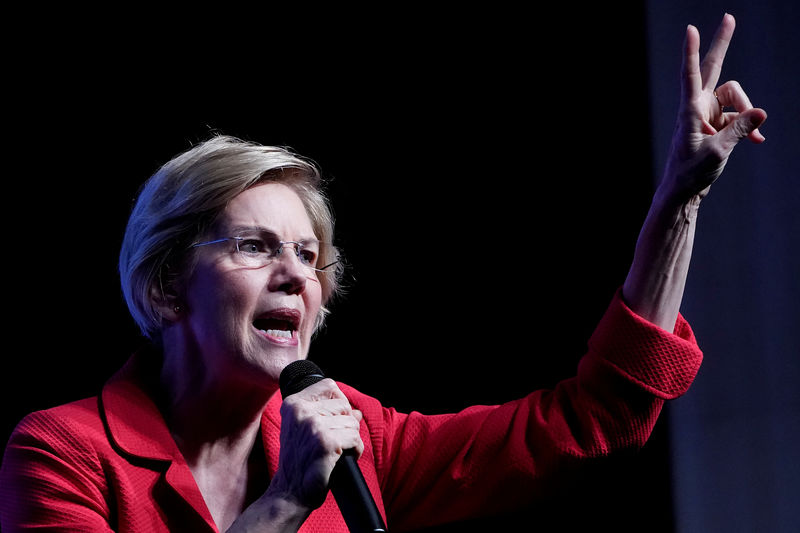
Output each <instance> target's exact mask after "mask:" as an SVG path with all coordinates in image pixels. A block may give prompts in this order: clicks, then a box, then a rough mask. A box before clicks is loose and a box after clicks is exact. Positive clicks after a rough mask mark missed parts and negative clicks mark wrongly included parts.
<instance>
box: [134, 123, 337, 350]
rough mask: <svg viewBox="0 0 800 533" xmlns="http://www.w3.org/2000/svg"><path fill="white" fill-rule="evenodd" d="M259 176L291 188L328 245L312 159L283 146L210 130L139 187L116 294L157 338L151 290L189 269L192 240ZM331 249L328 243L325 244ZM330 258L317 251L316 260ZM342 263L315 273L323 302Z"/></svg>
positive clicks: (324, 205)
mask: <svg viewBox="0 0 800 533" xmlns="http://www.w3.org/2000/svg"><path fill="white" fill-rule="evenodd" d="M264 182H277V183H282V184H284V185H287V186H288V187H291V188H292V189H293V190H294V191H295V192H296V193H297V195H298V196H299V197H300V199H301V200H302V202H303V205H304V206H305V208H306V212H307V214H308V217H309V219H310V220H311V225H312V227H313V229H314V232H315V234H316V237H317V238H318V239H319V240H320V241H323V242H328V243H331V244H332V243H333V214H332V211H331V208H330V204H329V201H328V199H327V197H326V195H325V193H324V191H323V189H322V179H321V174H320V171H319V169H318V167H317V165H316V164H315V163H314V162H313V161H311V160H309V159H307V158H305V157H302V156H300V155H298V154H296V153H294V152H292V151H290V150H289V149H286V148H282V147H276V146H262V145H260V144H257V143H253V142H249V141H243V140H241V139H237V138H234V137H230V136H225V135H217V136H215V137H212V138H211V139H209V140H207V141H205V142H203V143H200V144H198V145H197V146H194V147H193V148H191V149H189V150H187V151H186V152H183V153H182V154H180V155H178V156H176V157H175V158H173V159H172V160H170V161H169V162H168V163H166V164H165V165H163V166H162V167H161V168H160V169H159V170H158V171H157V172H156V173H155V174H153V175H152V176H151V177H150V179H148V180H147V181H146V182H145V184H144V185H143V187H142V189H141V191H140V193H139V196H138V199H137V200H136V204H135V205H134V208H133V210H132V212H131V216H130V218H129V219H128V225H127V227H126V229H125V236H124V238H123V241H122V248H121V250H120V256H119V273H120V282H121V285H122V293H123V295H124V297H125V301H126V303H127V304H128V309H129V310H130V313H131V316H132V317H133V319H134V321H135V322H136V324H137V325H138V326H139V329H140V330H141V331H142V333H143V334H144V335H145V336H146V337H148V338H150V339H152V340H158V339H159V338H160V331H161V320H162V317H161V314H160V313H159V311H158V308H157V306H156V305H155V301H154V299H153V297H154V294H161V295H162V296H163V295H164V289H165V287H168V286H170V285H171V284H173V283H174V282H176V281H177V280H179V279H181V278H182V277H183V276H186V275H188V274H189V273H190V271H191V268H193V265H194V257H195V254H194V252H193V248H192V247H191V245H192V244H193V243H195V242H198V240H200V239H201V238H202V237H203V236H204V234H206V233H207V232H208V231H209V230H210V229H211V227H212V226H213V224H214V223H215V221H216V220H217V218H218V217H219V215H220V214H221V213H222V212H223V211H224V209H225V207H226V206H227V204H228V203H229V202H230V201H231V200H232V199H233V198H235V197H236V196H237V195H238V194H240V193H241V192H243V191H245V190H247V189H249V188H250V187H253V186H254V185H256V184H259V183H264ZM332 252H333V253H336V250H335V248H334V249H333V250H332ZM335 260H336V258H335V257H320V261H322V262H323V263H322V264H328V263H331V262H333V261H335ZM341 274H342V268H341V263H339V264H337V266H336V267H335V268H334V269H333V271H332V272H330V273H329V272H325V273H321V274H320V285H321V286H322V304H323V305H322V308H321V310H320V313H319V315H318V316H317V322H316V326H317V329H318V328H319V327H320V326H321V325H322V323H323V322H324V318H325V316H326V315H327V314H328V312H329V311H328V308H327V307H326V305H327V304H328V303H329V302H330V301H331V299H332V298H333V297H334V296H335V295H336V294H337V293H338V292H339V290H340V281H341Z"/></svg>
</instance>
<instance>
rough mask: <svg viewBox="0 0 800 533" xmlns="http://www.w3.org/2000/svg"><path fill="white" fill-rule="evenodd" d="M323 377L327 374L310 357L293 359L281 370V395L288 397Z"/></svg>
mask: <svg viewBox="0 0 800 533" xmlns="http://www.w3.org/2000/svg"><path fill="white" fill-rule="evenodd" d="M323 379H325V374H323V373H322V370H320V368H319V367H318V366H317V365H316V364H314V363H312V362H311V361H309V360H308V359H301V360H299V361H292V362H291V363H289V364H288V365H286V366H285V367H284V369H283V370H282V371H281V376H280V378H279V383H280V387H281V395H282V396H283V397H284V398H286V397H287V396H289V395H290V394H294V393H296V392H300V391H301V390H303V389H305V388H306V387H308V386H309V385H313V384H314V383H316V382H318V381H321V380H323Z"/></svg>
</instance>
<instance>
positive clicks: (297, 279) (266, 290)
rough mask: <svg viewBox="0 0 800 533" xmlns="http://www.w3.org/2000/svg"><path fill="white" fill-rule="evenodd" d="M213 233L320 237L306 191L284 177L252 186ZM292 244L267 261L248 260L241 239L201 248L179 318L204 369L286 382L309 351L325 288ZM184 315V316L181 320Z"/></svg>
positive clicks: (296, 238)
mask: <svg viewBox="0 0 800 533" xmlns="http://www.w3.org/2000/svg"><path fill="white" fill-rule="evenodd" d="M216 228H217V229H216V233H215V234H214V235H212V236H211V237H212V238H213V239H221V238H226V237H235V236H240V235H245V234H246V235H273V236H277V238H278V239H280V240H283V241H298V242H303V241H307V240H314V239H315V235H314V231H313V229H312V225H311V221H310V220H309V218H308V215H307V214H306V210H305V208H304V206H303V203H302V201H301V200H300V197H299V196H297V194H296V193H295V192H294V191H293V190H292V189H290V188H289V187H287V186H286V185H282V184H278V183H265V184H261V185H257V186H255V187H253V188H251V189H248V190H246V191H245V192H243V193H241V194H240V195H239V196H237V197H236V198H234V200H233V201H232V202H230V204H229V205H228V207H227V208H226V210H225V211H224V213H223V214H222V217H221V219H220V220H219V223H218V225H217V226H216ZM293 246H294V245H292V244H287V245H285V248H284V250H283V253H282V254H281V255H280V256H279V257H277V258H276V259H275V260H274V261H273V262H271V263H270V264H268V265H267V266H263V267H261V268H253V267H252V266H243V265H242V261H241V259H240V258H239V256H238V255H237V251H236V244H235V242H234V241H225V242H221V243H217V244H212V245H208V246H202V247H199V248H198V249H197V251H198V262H197V266H196V268H195V269H194V271H193V273H192V275H191V277H190V278H189V279H188V281H187V283H186V285H185V286H184V291H183V294H184V298H185V305H186V312H185V313H184V316H182V317H181V319H180V321H179V323H178V324H179V325H180V327H183V328H184V330H183V332H182V333H183V335H184V339H185V340H186V344H187V345H188V346H189V349H190V350H191V351H192V352H194V353H197V354H199V355H200V357H201V358H202V364H203V365H204V369H206V370H207V371H209V372H214V373H218V372H222V373H224V374H220V375H226V376H227V375H229V374H228V373H231V372H232V373H233V375H239V376H244V377H245V378H247V379H254V380H257V382H259V383H262V384H264V380H265V379H268V380H270V381H274V383H272V385H274V384H277V383H278V378H279V376H280V372H281V370H283V367H285V366H286V365H287V364H288V363H290V362H292V361H295V360H298V359H304V358H305V357H306V356H307V354H308V348H309V343H310V342H311V335H312V333H313V329H314V324H315V321H316V317H317V314H318V313H319V310H320V305H321V299H322V289H321V286H320V284H319V281H318V280H317V277H316V275H315V274H314V271H313V270H309V269H308V268H307V267H305V266H303V264H302V263H301V261H300V260H299V258H298V257H297V255H296V254H295V253H292V252H293ZM181 321H182V322H181Z"/></svg>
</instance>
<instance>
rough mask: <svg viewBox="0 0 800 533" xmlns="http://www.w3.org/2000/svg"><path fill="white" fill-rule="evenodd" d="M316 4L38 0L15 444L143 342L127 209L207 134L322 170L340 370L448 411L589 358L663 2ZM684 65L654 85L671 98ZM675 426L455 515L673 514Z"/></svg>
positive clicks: (14, 267) (625, 235)
mask: <svg viewBox="0 0 800 533" xmlns="http://www.w3.org/2000/svg"><path fill="white" fill-rule="evenodd" d="M298 11H300V12H292V13H288V12H284V11H278V10H272V9H270V10H264V11H259V12H233V11H226V12H224V13H220V12H205V13H201V14H200V15H205V16H204V17H202V19H203V20H199V19H198V20H195V19H191V20H189V19H187V18H185V14H184V15H183V16H182V17H175V16H168V15H167V14H161V13H149V14H144V13H137V12H129V13H123V12H119V13H104V14H103V17H102V24H87V23H80V22H76V23H70V24H64V23H63V21H60V20H59V17H58V14H55V15H54V16H53V19H52V20H50V21H49V22H48V24H45V25H42V24H40V23H39V22H40V20H39V19H36V18H34V17H33V15H32V14H27V16H26V17H24V20H25V21H26V22H27V23H30V31H29V32H23V33H22V35H23V37H20V38H19V40H18V41H15V43H14V44H15V46H14V47H12V48H11V50H12V51H11V53H10V57H9V61H8V66H7V71H8V73H9V74H10V76H8V78H7V79H9V80H10V81H9V82H8V85H9V88H8V89H9V90H10V94H11V96H9V97H8V98H7V115H6V124H5V131H6V143H5V144H6V150H5V152H6V157H5V159H6V161H7V168H8V169H9V170H8V171H7V176H6V180H5V190H6V196H5V199H6V210H5V212H6V217H7V220H6V223H5V227H6V241H5V242H6V272H7V278H6V281H7V283H6V290H5V295H6V298H7V299H6V306H7V308H8V313H9V314H8V315H7V316H9V317H10V319H11V320H10V322H9V323H7V326H6V327H7V331H8V337H7V342H6V349H5V354H6V356H5V361H6V362H5V364H4V370H3V373H2V380H3V381H2V390H3V405H4V408H3V419H2V423H3V426H2V430H3V434H2V437H4V439H5V438H6V437H7V435H8V434H9V433H10V432H11V430H12V429H13V426H14V425H15V424H16V422H17V421H18V420H19V419H20V418H21V417H22V416H24V414H26V413H28V412H30V411H32V410H35V409H42V408H46V407H49V406H52V405H55V404H58V403H63V402H67V401H70V400H73V399H77V398H81V397H85V396H91V395H95V394H96V393H97V392H98V391H99V389H100V387H101V386H102V383H103V382H104V380H105V379H106V378H107V377H108V376H109V375H110V374H112V373H113V372H114V371H115V370H116V369H117V368H118V367H119V366H120V365H121V364H122V363H123V362H124V361H125V360H126V359H127V357H128V355H129V354H130V352H131V351H132V350H133V349H135V348H136V346H137V345H138V344H139V342H140V340H139V338H138V334H137V331H136V329H135V327H134V326H133V323H132V321H131V320H130V318H129V317H128V315H127V310H126V308H125V305H124V302H123V300H122V297H121V294H120V291H119V288H118V285H119V284H118V278H117V272H116V260H117V253H118V250H119V244H120V242H121V237H122V233H123V231H124V226H125V222H126V220H127V216H128V213H129V211H130V209H131V207H132V203H133V200H134V198H135V196H136V193H137V190H138V188H139V186H140V184H141V183H142V182H143V181H144V180H145V179H146V178H147V177H148V176H149V175H150V174H152V173H153V172H154V171H155V170H156V169H157V168H158V166H159V165H160V164H162V163H164V162H166V161H167V160H168V159H169V158H171V157H172V156H173V155H175V154H177V153H178V152H180V151H183V150H185V149H187V148H189V147H190V146H191V145H192V144H194V143H196V142H199V141H201V140H203V139H205V138H207V137H208V136H209V135H210V134H211V133H212V132H221V133H225V134H230V135H235V136H239V137H242V138H244V139H249V140H254V141H257V142H260V143H262V144H278V145H287V146H290V147H292V148H294V149H295V150H297V151H299V152H300V153H302V154H304V155H306V156H309V157H311V158H313V159H314V160H316V161H317V162H318V163H319V165H320V166H321V168H322V170H323V173H324V174H325V176H326V178H327V179H328V180H329V192H330V195H331V197H332V199H333V205H334V210H335V215H336V220H337V235H338V238H337V240H338V244H339V245H340V246H341V247H342V248H343V250H344V252H345V254H346V257H347V259H348V261H349V263H350V271H349V282H348V291H347V295H346V297H345V298H343V299H342V300H340V301H338V302H336V303H335V305H334V306H333V310H334V312H333V314H332V316H331V317H330V319H329V321H328V325H327V328H326V329H325V330H324V331H323V332H322V333H321V334H320V336H319V337H318V339H317V340H316V341H315V344H314V346H312V352H311V358H312V359H315V360H316V361H317V362H318V363H319V364H320V365H321V366H322V367H323V368H324V369H325V371H326V372H327V373H328V374H329V375H331V376H332V377H335V378H337V379H340V380H342V381H345V382H348V383H350V384H351V385H353V386H355V387H357V388H359V389H361V390H362V391H363V392H365V393H368V394H371V395H373V396H375V397H377V398H379V399H381V400H382V402H383V403H384V405H387V406H394V407H396V408H398V409H399V410H411V409H414V410H419V411H422V412H427V413H435V412H445V411H452V410H456V409H461V408H463V407H466V406H468V405H473V404H476V403H498V402H503V401H507V400H511V399H514V398H517V397H519V396H521V395H523V394H525V393H527V392H528V391H530V390H532V389H534V388H540V387H551V386H553V385H554V384H555V383H557V382H558V381H559V380H560V379H563V378H566V377H569V376H571V375H573V374H574V372H575V370H576V365H577V361H578V359H579V357H580V356H581V355H582V354H583V352H584V351H585V348H586V341H587V339H588V338H589V336H590V334H591V332H592V330H593V328H594V326H595V324H596V323H597V321H598V320H599V318H600V316H601V315H602V313H603V311H604V310H605V308H606V306H607V305H608V302H609V301H610V299H611V297H612V295H613V293H614V291H615V290H616V289H617V287H619V286H620V285H621V283H622V281H623V280H624V278H625V275H626V273H627V268H628V265H629V263H630V260H631V257H632V254H633V249H634V245H635V241H636V236H637V233H638V229H639V227H640V225H641V222H642V221H643V219H644V216H645V214H646V211H647V207H648V204H649V199H650V196H651V193H652V189H653V180H654V179H655V177H657V175H658V174H659V171H660V169H658V168H656V163H654V157H653V154H652V151H653V143H654V133H653V128H652V123H651V116H650V102H649V98H650V85H651V79H652V76H651V72H650V70H649V64H648V56H647V51H648V50H647V44H648V43H647V39H646V37H647V31H648V18H647V13H646V11H645V8H644V5H642V6H640V7H625V8H624V9H623V8H622V7H619V8H617V7H610V8H582V9H581V10H580V11H578V10H576V9H575V8H573V7H572V6H564V7H563V8H562V7H554V8H552V7H551V8H548V9H547V10H543V9H537V11H536V12H535V13H529V12H527V11H520V10H505V9H503V8H501V7H498V8H495V9H492V10H491V12H487V11H484V10H483V9H482V8H476V9H474V10H471V11H467V10H465V9H464V8H459V10H458V11H446V10H444V9H442V10H441V11H438V12H433V11H431V10H430V9H419V10H414V9H412V8H410V7H407V6H404V7H402V8H401V7H399V6H397V7H396V8H395V9H392V8H387V9H386V10H385V11H383V12H375V11H357V10H352V11H351V12H348V11H347V10H342V9H338V10H337V11H336V12H331V13H323V12H319V11H316V12H315V13H314V18H313V20H312V19H310V18H309V17H310V12H306V13H303V12H302V11H301V10H298ZM95 15H96V14H95ZM208 15H211V16H208ZM65 16H66V15H65ZM69 16H70V17H75V18H76V19H77V20H78V21H80V18H81V13H75V12H70V14H69ZM720 16H721V12H720ZM684 18H686V19H687V20H681V23H680V24H678V25H676V26H675V27H671V28H668V30H669V32H670V36H671V38H672V41H671V42H670V45H671V51H672V52H674V57H675V58H679V54H680V43H681V40H682V36H683V31H684V28H685V24H686V23H687V22H689V21H690V17H688V16H687V17H684ZM209 20H213V22H209ZM34 22H36V23H34ZM70 22H72V19H70ZM714 24H716V22H714ZM26 27H27V26H26ZM712 29H713V26H712V27H706V28H701V30H705V32H706V33H710V32H711V31H712ZM34 45H35V46H34ZM665 67H666V69H668V70H669V72H668V74H667V75H664V76H661V77H660V78H659V79H657V80H656V83H657V84H659V87H660V88H661V90H666V91H672V92H673V93H674V94H677V91H678V78H677V70H676V66H675V65H674V64H673V63H669V64H668V65H666V66H665ZM672 112H674V109H673V110H672ZM666 131H667V133H668V132H669V127H667V128H666ZM662 134H663V131H662ZM465 251H466V252H465ZM9 274H10V275H9ZM666 426H667V422H666V418H664V419H662V421H660V422H659V424H658V426H657V429H656V432H655V434H654V436H653V438H652V439H651V441H650V443H648V445H647V446H646V447H645V449H644V450H643V451H642V452H641V453H639V454H635V455H633V456H627V457H622V458H619V459H616V460H611V461H609V462H608V463H601V464H599V465H598V466H597V468H596V469H594V470H592V471H589V472H587V473H586V475H585V476H583V477H582V478H579V479H576V480H574V481H575V483H574V484H571V485H569V488H568V489H565V490H563V491H561V492H559V491H554V496H553V501H548V502H543V504H542V505H540V506H539V505H537V506H536V507H534V508H531V509H526V510H524V511H523V512H521V513H518V514H515V515H511V516H506V517H502V518H493V519H492V520H491V521H490V522H489V523H486V522H478V523H476V524H471V525H466V524H461V525H458V527H457V528H455V529H453V530H458V531H465V530H467V528H468V526H472V527H474V528H476V529H481V528H483V529H484V530H491V529H492V528H498V527H501V526H500V525H498V524H502V527H508V528H511V527H521V528H522V529H523V530H528V528H529V526H530V525H531V524H538V525H543V524H550V523H556V522H560V523H561V525H562V526H566V527H569V526H571V525H574V526H575V527H579V526H583V525H587V524H592V525H593V526H597V525H603V526H606V525H607V526H613V527H616V528H619V529H631V530H632V529H636V528H637V527H640V526H641V524H642V523H643V522H644V521H646V523H647V524H648V526H647V528H646V529H647V530H648V531H671V530H672V528H673V509H672V484H671V481H670V469H671V465H670V461H671V458H670V452H669V435H668V432H669V431H668V428H667V427H666ZM489 524H491V526H490V525H489ZM495 530H497V529H495ZM441 531H444V529H441ZM448 531H449V529H448Z"/></svg>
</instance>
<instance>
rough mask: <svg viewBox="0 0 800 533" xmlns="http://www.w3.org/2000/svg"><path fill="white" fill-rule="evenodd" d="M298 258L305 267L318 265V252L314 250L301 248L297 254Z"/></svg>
mask: <svg viewBox="0 0 800 533" xmlns="http://www.w3.org/2000/svg"><path fill="white" fill-rule="evenodd" d="M297 257H299V258H300V261H302V263H303V264H304V265H310V266H312V267H313V266H315V265H316V264H317V252H316V251H314V250H309V249H308V248H301V249H300V250H299V251H298V252H297Z"/></svg>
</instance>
